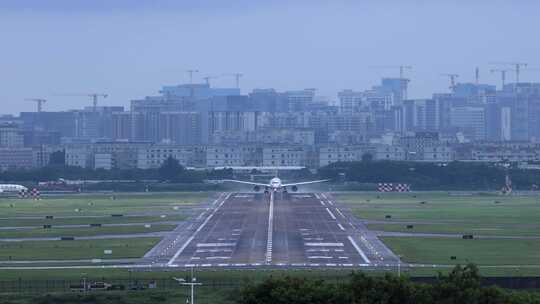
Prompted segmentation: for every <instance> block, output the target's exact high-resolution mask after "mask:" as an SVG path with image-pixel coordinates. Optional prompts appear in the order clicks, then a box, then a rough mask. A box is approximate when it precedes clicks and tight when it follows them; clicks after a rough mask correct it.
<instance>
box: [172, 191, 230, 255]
mask: <svg viewBox="0 0 540 304" xmlns="http://www.w3.org/2000/svg"><path fill="white" fill-rule="evenodd" d="M230 196H231V193H229V194H227V196H225V199H223V201H222V202H221V203H220V204H219V205H218V206H217V208H216V209H214V211H213V212H212V213H211V214H210V215H209V216H208V217H207V218H206V220H205V221H204V222H203V223H202V224H201V226H199V228H197V230H195V232H193V234H192V235H191V236H190V237H189V238H188V239H187V241H186V242H185V243H184V245H182V247H180V249H178V251H177V252H176V253H175V254H174V255H173V257H172V258H171V259H170V260H169V261H168V262H167V266H171V265H172V264H173V262H174V260H176V259H177V258H178V257H179V256H180V254H182V252H183V251H184V250H185V249H186V247H187V246H188V245H189V243H191V241H193V239H194V238H195V235H197V233H199V231H201V230H202V229H203V228H204V226H206V224H207V223H208V222H209V221H210V219H211V218H212V217H213V216H214V214H216V212H217V211H218V210H219V208H221V206H223V204H224V203H225V202H226V201H227V200H228V199H229V197H230ZM221 197H222V196H220V197H218V198H217V199H216V200H215V201H214V203H213V204H212V205H215V204H216V203H217V202H218V201H219V199H220V198H221Z"/></svg>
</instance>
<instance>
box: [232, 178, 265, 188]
mask: <svg viewBox="0 0 540 304" xmlns="http://www.w3.org/2000/svg"><path fill="white" fill-rule="evenodd" d="M222 181H223V182H231V183H239V184H246V185H252V186H261V187H269V185H268V184H262V183H254V182H246V181H240V180H235V179H224V180H222Z"/></svg>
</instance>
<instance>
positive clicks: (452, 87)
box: [441, 74, 459, 91]
mask: <svg viewBox="0 0 540 304" xmlns="http://www.w3.org/2000/svg"><path fill="white" fill-rule="evenodd" d="M441 76H446V77H448V79H450V90H452V91H454V90H455V89H456V79H457V78H458V77H459V75H458V74H441Z"/></svg>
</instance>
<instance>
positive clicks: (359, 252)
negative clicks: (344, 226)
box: [347, 235, 371, 264]
mask: <svg viewBox="0 0 540 304" xmlns="http://www.w3.org/2000/svg"><path fill="white" fill-rule="evenodd" d="M347 238H348V239H349V242H351V244H352V245H353V247H354V249H356V251H357V252H358V254H360V256H361V257H362V259H364V261H366V263H368V264H369V263H371V261H370V260H369V259H368V257H367V256H366V255H365V254H364V252H363V251H362V249H360V247H359V246H358V244H356V242H355V241H354V239H353V238H352V237H351V236H350V235H349V236H348V237H347Z"/></svg>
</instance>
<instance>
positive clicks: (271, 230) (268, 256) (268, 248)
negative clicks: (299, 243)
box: [266, 191, 274, 264]
mask: <svg viewBox="0 0 540 304" xmlns="http://www.w3.org/2000/svg"><path fill="white" fill-rule="evenodd" d="M273 233H274V192H273V191H272V192H271V193H270V207H269V208H268V234H267V239H266V263H267V264H270V263H271V262H272V238H273Z"/></svg>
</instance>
